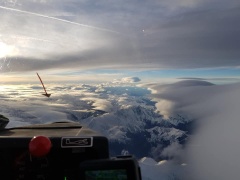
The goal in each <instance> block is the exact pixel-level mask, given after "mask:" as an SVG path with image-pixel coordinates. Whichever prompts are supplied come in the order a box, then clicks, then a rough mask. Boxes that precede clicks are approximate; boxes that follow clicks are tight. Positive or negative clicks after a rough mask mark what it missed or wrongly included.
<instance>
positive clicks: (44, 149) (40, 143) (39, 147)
mask: <svg viewBox="0 0 240 180" xmlns="http://www.w3.org/2000/svg"><path fill="white" fill-rule="evenodd" d="M51 147H52V143H51V141H50V139H49V138H48V137H46V136H34V137H33V138H32V139H31V141H30V143H29V146H28V148H29V152H30V154H31V155H32V156H35V157H42V156H45V155H47V154H48V153H49V151H50V149H51Z"/></svg>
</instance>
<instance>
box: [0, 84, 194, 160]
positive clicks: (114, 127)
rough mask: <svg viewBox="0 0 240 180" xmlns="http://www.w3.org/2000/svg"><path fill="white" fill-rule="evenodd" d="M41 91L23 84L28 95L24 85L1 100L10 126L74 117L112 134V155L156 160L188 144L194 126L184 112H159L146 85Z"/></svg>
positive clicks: (110, 139) (76, 87)
mask: <svg viewBox="0 0 240 180" xmlns="http://www.w3.org/2000/svg"><path fill="white" fill-rule="evenodd" d="M37 91H39V89H38V88H36V87H35V86H29V87H24V92H28V93H29V96H27V95H26V94H22V95H21V91H20V89H19V90H18V96H17V98H16V96H15V94H16V88H15V89H12V90H9V94H7V95H6V98H5V99H2V100H1V104H0V109H1V111H0V113H1V114H3V115H5V116H6V117H8V118H9V119H10V123H9V126H10V127H11V126H19V125H26V124H36V123H48V122H53V121H62V120H63V121H65V120H72V121H76V122H80V123H82V124H83V125H84V126H87V127H89V128H91V129H93V130H95V131H97V132H100V133H102V134H103V135H105V136H106V137H108V138H109V141H110V152H111V155H112V156H115V155H119V154H127V153H130V154H134V155H135V156H136V157H138V158H142V157H145V156H148V157H151V158H154V159H155V160H161V159H169V158H171V157H172V155H169V153H164V152H165V149H166V148H168V147H172V146H171V145H172V144H179V145H181V144H184V143H185V141H186V140H187V138H188V135H189V133H191V130H192V121H191V119H188V118H186V117H184V116H181V115H176V116H174V117H169V118H168V119H166V118H165V117H164V116H163V115H162V114H161V112H158V111H157V109H156V106H155V105H156V102H155V101H153V100H152V99H151V98H150V97H149V94H150V91H149V90H147V89H146V88H144V87H137V86H134V85H129V84H128V85H125V84H116V83H115V84H100V85H68V86H61V87H59V85H56V86H53V87H52V91H54V92H55V93H54V95H53V96H51V98H49V99H45V98H42V97H41V96H40V97H39V95H38V93H37ZM66 91H68V92H69V93H68V94H65V93H64V92H66ZM13 92H14V93H13ZM30 93H31V94H32V95H30ZM16 102H17V103H16ZM20 102H21V103H20ZM166 154H167V155H166Z"/></svg>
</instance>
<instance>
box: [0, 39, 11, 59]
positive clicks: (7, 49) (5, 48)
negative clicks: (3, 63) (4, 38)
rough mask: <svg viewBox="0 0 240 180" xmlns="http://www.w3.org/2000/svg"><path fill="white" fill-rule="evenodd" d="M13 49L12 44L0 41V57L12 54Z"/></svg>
mask: <svg viewBox="0 0 240 180" xmlns="http://www.w3.org/2000/svg"><path fill="white" fill-rule="evenodd" d="M13 51H14V47H13V46H9V45H7V44H5V43H3V42H0V58H3V57H6V56H9V55H12V53H13Z"/></svg>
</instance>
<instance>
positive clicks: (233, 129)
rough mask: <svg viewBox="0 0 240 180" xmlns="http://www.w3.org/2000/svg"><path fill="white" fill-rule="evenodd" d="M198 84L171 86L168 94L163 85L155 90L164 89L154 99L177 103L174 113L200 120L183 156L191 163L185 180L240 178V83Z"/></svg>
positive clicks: (176, 84) (184, 82)
mask: <svg viewBox="0 0 240 180" xmlns="http://www.w3.org/2000/svg"><path fill="white" fill-rule="evenodd" d="M198 82H199V81H195V83H186V81H183V82H182V83H175V84H173V85H168V87H167V88H166V89H167V90H166V91H164V92H162V91H161V88H160V86H155V88H153V89H155V90H156V91H157V90H158V89H159V90H160V92H159V94H158V95H156V94H157V93H156V92H155V95H154V97H156V98H159V100H161V98H164V99H167V100H169V101H172V102H175V106H173V108H172V112H174V113H182V114H186V115H189V116H191V117H192V118H194V119H196V123H197V125H198V128H197V131H196V132H195V133H194V135H193V136H192V138H191V140H190V142H189V144H188V146H187V150H185V151H184V152H183V153H182V156H183V157H184V158H185V160H186V162H187V164H188V168H187V169H188V172H187V173H186V174H187V175H186V176H187V177H185V178H187V179H189V178H190V179H197V180H198V179H199V180H200V179H220V180H221V179H229V178H230V179H237V178H238V176H239V169H238V165H239V163H240V158H238V157H239V156H238V153H239V151H240V145H239V144H240V141H239V138H238V137H239V136H240V133H239V126H240V121H239V120H238V119H239V116H240V114H239V110H238V107H239V106H240V99H239V95H238V94H239V93H240V84H229V85H211V84H209V85H208V86H202V85H207V83H203V82H202V81H200V83H198ZM189 84H192V86H190V85H189ZM197 84H199V85H197ZM184 85H185V86H184Z"/></svg>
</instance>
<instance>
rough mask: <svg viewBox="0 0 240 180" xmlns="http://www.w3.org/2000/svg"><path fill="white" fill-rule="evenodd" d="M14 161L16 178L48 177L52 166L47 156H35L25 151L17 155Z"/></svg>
mask: <svg viewBox="0 0 240 180" xmlns="http://www.w3.org/2000/svg"><path fill="white" fill-rule="evenodd" d="M13 163H14V165H13V166H14V172H15V179H19V180H21V179H24V180H25V179H37V180H38V179H39V180H40V179H48V176H49V170H50V167H49V161H48V159H47V157H41V158H34V157H32V156H31V155H30V154H29V152H28V151H24V152H21V153H19V154H18V155H17V156H16V158H15V160H14V162H13Z"/></svg>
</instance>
